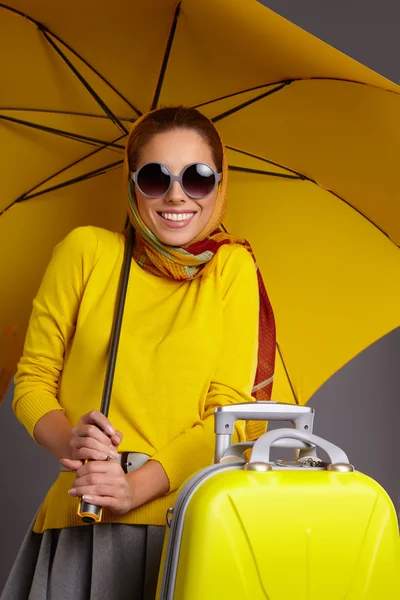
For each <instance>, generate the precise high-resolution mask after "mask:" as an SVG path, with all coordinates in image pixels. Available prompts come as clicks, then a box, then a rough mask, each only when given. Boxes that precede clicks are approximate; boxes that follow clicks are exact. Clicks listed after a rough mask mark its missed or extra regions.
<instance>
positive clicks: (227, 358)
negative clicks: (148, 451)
mask: <svg viewBox="0 0 400 600" xmlns="http://www.w3.org/2000/svg"><path fill="white" fill-rule="evenodd" d="M221 276H222V277H223V290H224V296H223V344H222V350H221V355H220V360H219V364H218V367H217V369H216V371H215V373H214V377H213V379H212V381H211V384H210V388H209V391H208V394H207V397H206V401H205V406H204V414H203V415H202V418H201V420H199V421H198V422H196V423H194V424H193V426H192V427H191V428H189V429H187V430H185V431H183V432H182V433H181V434H180V435H178V436H177V437H176V438H175V439H173V440H172V441H171V442H170V443H169V444H168V445H167V446H166V447H164V448H163V449H161V450H160V451H159V452H158V453H156V454H155V455H154V456H153V457H152V458H153V460H156V461H158V462H159V463H160V464H161V465H162V466H163V468H164V470H165V472H166V474H167V477H168V479H169V482H170V491H174V490H176V489H177V488H178V487H179V486H180V485H181V484H182V483H183V482H184V481H185V480H186V479H187V478H188V477H190V476H191V475H192V474H193V473H195V472H196V471H198V470H200V469H202V468H204V467H205V466H207V465H210V464H212V462H213V456H214V447H215V434H214V411H215V409H216V408H218V407H220V406H224V405H228V404H238V403H241V402H251V401H254V398H253V397H252V396H251V389H252V386H253V382H254V378H255V373H256V368H257V351H258V318H259V292H258V282H257V274H256V268H255V264H254V261H253V259H252V257H251V256H250V254H249V253H248V252H247V250H245V249H244V248H242V247H236V248H235V250H234V252H232V254H231V255H230V257H229V258H228V260H227V261H226V263H225V266H224V268H223V272H222V274H221Z"/></svg>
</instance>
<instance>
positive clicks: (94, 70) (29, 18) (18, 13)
mask: <svg viewBox="0 0 400 600" xmlns="http://www.w3.org/2000/svg"><path fill="white" fill-rule="evenodd" d="M0 8H4V9H5V10H8V11H10V12H12V13H14V14H16V15H18V16H20V17H23V18H24V19H25V20H26V21H29V22H30V23H33V24H34V25H36V26H37V27H38V28H39V29H40V30H41V31H42V32H43V31H47V32H48V33H49V34H50V35H52V36H53V38H54V39H55V40H57V41H58V42H60V43H61V44H62V45H63V46H65V47H66V48H67V49H68V50H69V51H70V52H72V54H74V56H76V57H77V58H78V59H79V60H80V61H82V62H83V64H85V65H86V66H87V67H88V68H89V69H90V70H91V71H92V72H93V73H94V74H95V75H97V77H99V78H100V79H101V80H102V81H103V82H104V83H105V84H106V85H107V86H108V87H109V88H110V89H111V90H112V91H113V92H114V93H115V94H117V96H119V97H120V98H121V100H123V101H124V102H125V103H126V104H127V105H128V106H129V107H130V108H131V109H132V110H134V111H135V112H136V114H137V115H138V117H140V116H141V115H142V112H141V111H140V110H139V109H137V108H136V107H135V106H134V105H133V104H132V103H131V102H130V101H129V100H128V99H127V98H125V96H124V95H123V94H122V93H121V92H119V91H118V90H117V88H116V87H114V86H113V85H112V83H110V82H109V81H108V80H107V79H106V78H105V77H104V76H103V75H102V74H101V73H99V71H97V69H95V68H94V67H93V66H92V65H91V64H90V63H89V62H88V61H87V60H86V59H84V58H83V57H82V56H81V55H80V54H79V53H78V52H76V50H74V49H73V48H71V46H70V45H69V44H67V43H66V42H64V40H62V39H61V38H60V37H59V36H58V35H57V34H55V33H53V32H52V31H51V30H50V29H49V28H48V27H46V26H45V25H43V23H40V22H39V21H36V19H33V18H32V17H30V16H29V15H27V14H26V13H24V12H22V11H20V10H17V9H16V8H12V7H11V6H7V5H6V4H3V3H0Z"/></svg>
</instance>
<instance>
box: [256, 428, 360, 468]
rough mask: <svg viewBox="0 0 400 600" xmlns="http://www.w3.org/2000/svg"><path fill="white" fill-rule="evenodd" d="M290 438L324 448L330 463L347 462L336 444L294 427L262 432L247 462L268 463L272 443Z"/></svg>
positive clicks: (299, 442) (344, 463)
mask: <svg viewBox="0 0 400 600" xmlns="http://www.w3.org/2000/svg"><path fill="white" fill-rule="evenodd" d="M283 438H285V439H287V438H290V439H292V440H295V441H296V442H297V443H298V444H301V443H302V442H306V443H308V444H313V445H314V446H317V447H318V448H321V449H322V450H324V451H325V452H326V453H327V455H328V456H329V460H330V462H331V464H332V465H336V464H342V465H346V464H349V459H348V458H347V455H346V454H345V453H344V452H343V450H341V449H340V448H339V447H338V446H335V445H334V444H332V443H331V442H328V441H327V440H324V439H323V438H321V437H319V436H317V435H313V434H310V433H306V432H304V431H298V430H296V429H289V428H287V429H286V428H285V429H275V430H273V431H268V432H267V433H264V435H262V436H261V437H260V438H259V439H258V440H257V441H256V442H255V443H254V445H253V451H252V453H251V459H250V461H249V463H269V462H270V451H271V447H272V446H273V445H274V444H277V443H278V442H279V440H280V439H283Z"/></svg>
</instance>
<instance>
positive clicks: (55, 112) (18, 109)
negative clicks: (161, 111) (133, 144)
mask: <svg viewBox="0 0 400 600" xmlns="http://www.w3.org/2000/svg"><path fill="white" fill-rule="evenodd" d="M6 111H13V112H31V113H44V114H50V115H66V116H68V117H90V118H93V119H108V115H95V114H94V113H84V112H77V111H70V110H55V109H50V108H29V107H26V106H0V112H6ZM118 118H119V120H120V121H128V123H132V122H135V120H136V119H131V118H129V117H118Z"/></svg>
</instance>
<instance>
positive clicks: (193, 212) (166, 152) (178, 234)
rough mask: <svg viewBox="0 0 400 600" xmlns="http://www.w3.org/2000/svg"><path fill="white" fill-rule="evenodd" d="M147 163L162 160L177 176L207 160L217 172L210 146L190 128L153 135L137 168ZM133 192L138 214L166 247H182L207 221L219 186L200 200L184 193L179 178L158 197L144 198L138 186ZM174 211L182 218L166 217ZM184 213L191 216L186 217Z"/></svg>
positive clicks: (141, 154)
mask: <svg viewBox="0 0 400 600" xmlns="http://www.w3.org/2000/svg"><path fill="white" fill-rule="evenodd" d="M148 162H159V163H163V164H164V165H166V166H167V167H168V168H169V169H170V171H171V173H172V174H173V175H179V174H180V173H181V172H182V170H183V169H184V168H185V167H186V166H187V165H190V164H192V163H197V162H202V163H207V164H208V165H210V167H212V168H213V169H215V170H216V171H217V167H216V165H215V162H214V160H213V156H212V152H211V149H210V147H209V146H208V144H207V143H206V142H205V141H204V140H203V138H202V137H201V136H200V135H199V134H198V133H197V132H196V131H193V130H191V129H175V130H172V131H168V132H166V133H158V134H156V135H155V136H153V137H152V138H151V139H150V140H149V141H148V142H147V144H145V146H143V148H142V150H141V153H140V159H139V163H138V165H137V170H138V169H139V168H140V167H141V166H142V165H144V164H146V163H148ZM135 193H136V198H137V204H138V209H139V213H140V216H141V217H142V220H143V221H144V223H145V224H146V225H147V227H148V228H149V229H150V230H151V231H152V232H153V233H154V234H155V235H156V236H157V237H158V239H159V240H161V241H162V242H164V244H168V245H169V246H184V245H185V244H188V243H190V242H191V241H192V240H193V239H194V238H195V237H196V236H197V235H198V234H199V233H200V232H201V231H202V230H203V229H204V227H205V226H206V225H207V223H208V221H209V220H210V218H211V215H212V213H213V210H214V206H215V201H216V198H217V194H218V186H216V188H215V189H214V191H213V192H211V194H209V195H208V196H206V197H205V198H201V199H193V198H190V197H189V196H187V195H186V194H185V192H184V191H183V189H182V187H181V185H180V183H179V181H174V183H173V184H172V186H171V188H170V189H169V191H168V192H167V194H165V195H164V196H161V198H147V197H146V196H144V195H143V194H142V193H141V192H140V191H139V189H138V187H137V186H135ZM173 213H182V214H183V215H184V216H185V220H180V221H176V220H175V221H172V220H168V217H169V216H171V214H173ZM187 215H190V216H189V217H188V218H186V216H187Z"/></svg>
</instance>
